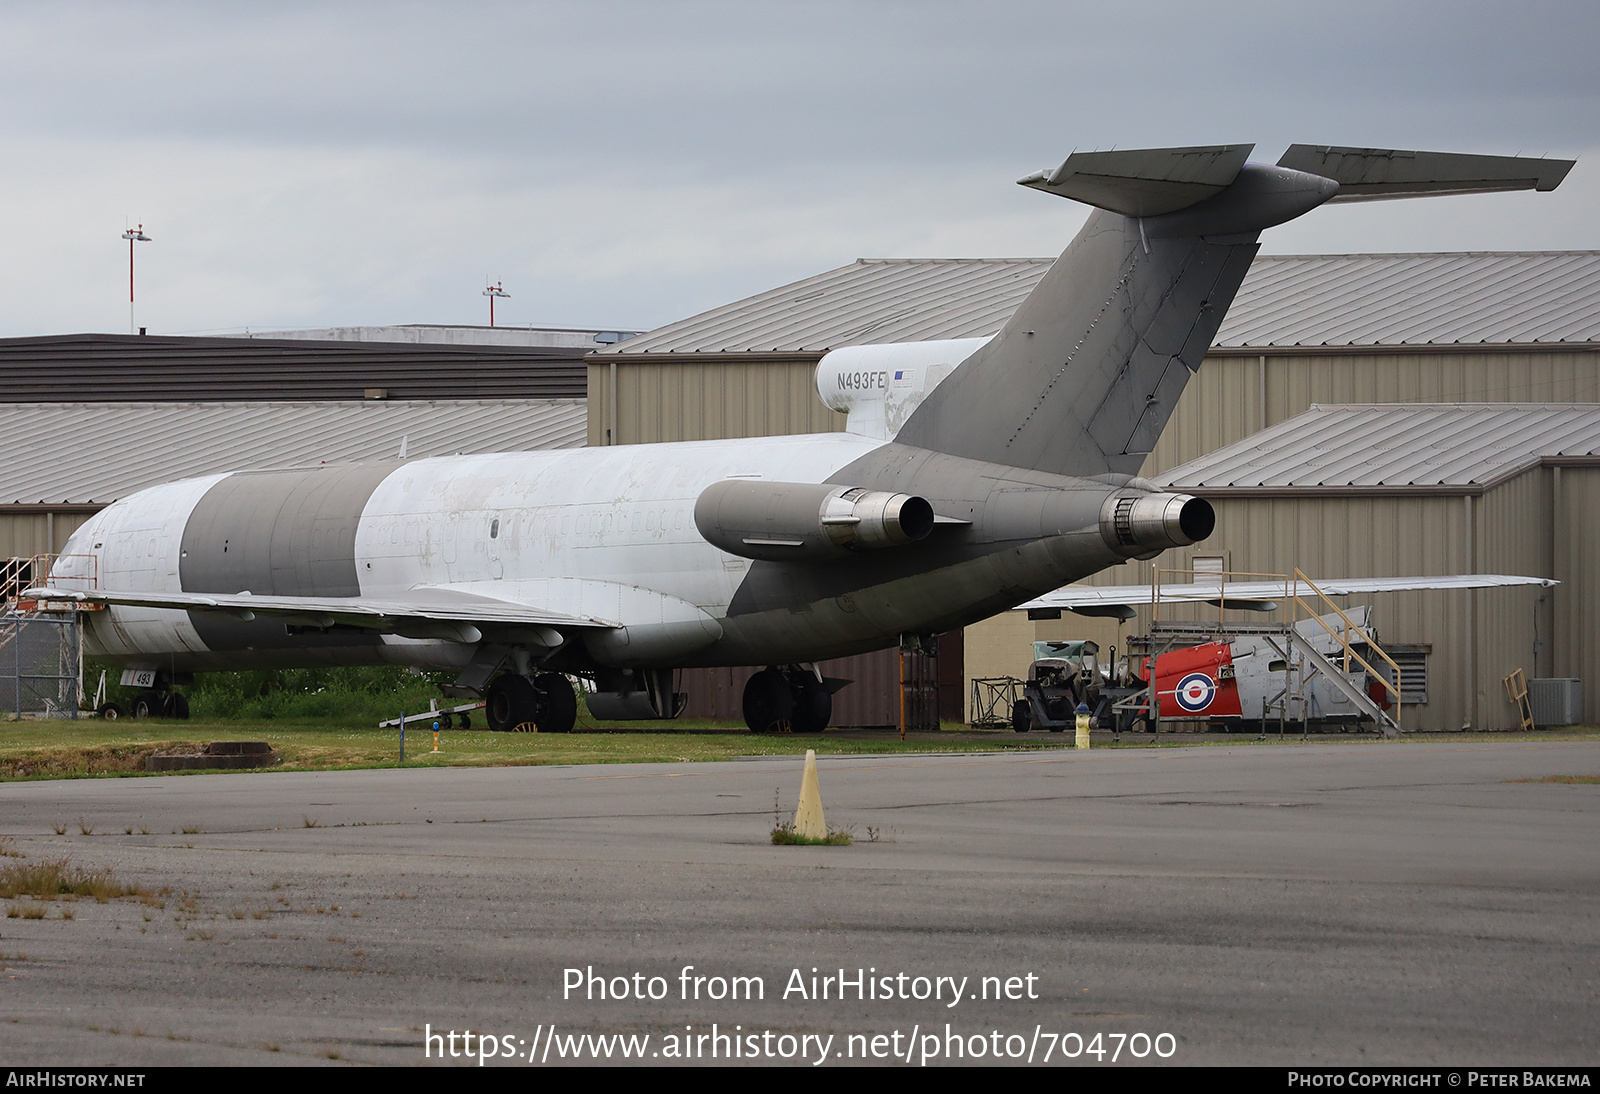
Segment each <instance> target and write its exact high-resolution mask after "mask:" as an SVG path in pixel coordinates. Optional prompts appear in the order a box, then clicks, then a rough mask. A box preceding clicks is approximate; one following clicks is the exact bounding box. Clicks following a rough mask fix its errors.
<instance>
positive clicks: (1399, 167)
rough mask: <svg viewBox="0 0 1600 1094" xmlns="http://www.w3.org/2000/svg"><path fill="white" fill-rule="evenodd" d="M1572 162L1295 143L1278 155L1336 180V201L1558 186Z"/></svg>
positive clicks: (1283, 162)
mask: <svg viewBox="0 0 1600 1094" xmlns="http://www.w3.org/2000/svg"><path fill="white" fill-rule="evenodd" d="M1572 164H1573V161H1572V160H1551V159H1540V158H1536V157H1532V156H1473V155H1463V154H1460V153H1456V152H1405V151H1400V150H1398V149H1394V148H1335V147H1332V146H1327V145H1311V144H1294V145H1290V146H1289V150H1288V151H1287V152H1285V153H1284V154H1283V158H1281V159H1280V160H1278V166H1279V167H1288V168H1290V169H1291V170H1295V171H1305V172H1308V173H1309V174H1313V175H1321V176H1322V177H1323V178H1330V179H1332V180H1333V181H1335V182H1337V183H1338V184H1339V193H1338V194H1337V195H1336V196H1335V197H1334V198H1333V199H1332V200H1333V201H1383V200H1386V199H1390V198H1410V197H1426V196H1428V195H1431V194H1489V193H1496V192H1499V191H1503V190H1554V189H1555V188H1556V187H1557V186H1559V185H1560V184H1561V180H1562V179H1564V178H1566V177H1567V172H1568V171H1570V170H1572Z"/></svg>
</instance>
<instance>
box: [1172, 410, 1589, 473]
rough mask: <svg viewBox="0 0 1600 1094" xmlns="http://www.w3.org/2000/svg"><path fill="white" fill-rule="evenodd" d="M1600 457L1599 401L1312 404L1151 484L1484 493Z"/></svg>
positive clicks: (1180, 467) (1178, 468)
mask: <svg viewBox="0 0 1600 1094" xmlns="http://www.w3.org/2000/svg"><path fill="white" fill-rule="evenodd" d="M1596 455H1600V404H1594V403H1579V404H1566V405H1562V404H1552V403H1545V404H1538V403H1535V404H1517V403H1462V404H1453V405H1429V404H1425V403H1385V404H1377V405H1365V406H1323V405H1317V404H1314V405H1313V406H1312V407H1311V409H1310V410H1308V411H1306V412H1305V413H1304V414H1298V415H1296V416H1295V417H1293V418H1290V419H1288V420H1287V421H1283V422H1279V423H1278V424H1277V425H1275V426H1271V427H1269V428H1267V429H1264V430H1262V431H1261V432H1260V433H1257V434H1255V435H1254V436H1251V437H1248V438H1246V439H1245V440H1242V441H1236V442H1235V443H1233V444H1230V445H1228V446H1226V447H1224V448H1219V449H1218V450H1217V451H1215V452H1212V453H1211V454H1209V455H1206V456H1202V457H1200V458H1199V459H1197V460H1191V461H1189V462H1188V463H1186V464H1181V465H1179V466H1178V467H1174V468H1173V469H1172V470H1171V471H1168V472H1166V473H1165V474H1163V475H1160V476H1158V477H1157V481H1158V482H1160V483H1161V484H1162V485H1164V486H1169V487H1178V488H1183V489H1189V490H1202V489H1205V488H1211V489H1228V488H1247V489H1248V488H1271V487H1282V488H1296V487H1335V488H1337V487H1405V486H1419V487H1420V486H1482V485H1486V484H1488V483H1492V482H1494V481H1496V480H1499V479H1502V478H1505V477H1506V476H1508V475H1512V474H1516V473H1517V472H1519V471H1522V470H1524V469H1526V468H1528V467H1532V466H1534V465H1535V464H1537V463H1538V462H1539V461H1540V460H1541V459H1544V458H1548V457H1558V456H1567V457H1591V456H1596Z"/></svg>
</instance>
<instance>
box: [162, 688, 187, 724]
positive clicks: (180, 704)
mask: <svg viewBox="0 0 1600 1094" xmlns="http://www.w3.org/2000/svg"><path fill="white" fill-rule="evenodd" d="M167 714H168V715H169V716H170V717H173V718H183V719H187V718H188V717H189V697H188V696H187V695H181V694H179V693H178V692H176V691H175V692H173V693H172V696H171V698H170V700H169V702H168V710H167Z"/></svg>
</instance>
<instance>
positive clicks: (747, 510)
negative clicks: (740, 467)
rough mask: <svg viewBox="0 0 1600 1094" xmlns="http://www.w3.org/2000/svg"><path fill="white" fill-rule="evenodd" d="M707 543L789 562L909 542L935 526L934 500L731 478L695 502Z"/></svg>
mask: <svg viewBox="0 0 1600 1094" xmlns="http://www.w3.org/2000/svg"><path fill="white" fill-rule="evenodd" d="M694 523H695V527H696V528H698V529H699V530H700V534H701V535H702V536H704V537H705V538H706V542H708V543H711V544H713V545H714V546H716V547H719V548H721V549H722V550H724V551H726V552H728V553H729V554H730V555H738V556H740V557H741V558H754V559H762V560H765V561H771V562H787V561H796V560H799V559H815V558H841V557H845V556H847V555H849V554H850V553H851V552H852V551H876V550H881V549H883V548H885V547H903V546H905V545H906V544H908V543H914V542H916V541H917V540H920V539H926V538H927V537H928V534H929V533H930V532H932V531H933V525H934V516H933V506H931V505H929V504H928V502H927V501H926V499H924V498H919V497H915V496H913V495H911V494H898V493H890V492H887V491H883V490H867V489H864V488H862V487H852V486H836V485H833V484H831V483H800V482H767V481H764V480H753V481H752V480H746V479H729V480H726V481H723V482H718V483H713V484H712V485H710V486H708V487H706V489H705V490H704V491H702V492H701V494H700V497H699V498H698V499H697V500H696V501H695V503H694Z"/></svg>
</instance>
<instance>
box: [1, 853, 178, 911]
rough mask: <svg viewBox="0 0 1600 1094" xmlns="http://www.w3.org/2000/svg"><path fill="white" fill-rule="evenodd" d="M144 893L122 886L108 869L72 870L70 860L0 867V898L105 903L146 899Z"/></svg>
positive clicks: (81, 868)
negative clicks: (76, 899)
mask: <svg viewBox="0 0 1600 1094" xmlns="http://www.w3.org/2000/svg"><path fill="white" fill-rule="evenodd" d="M148 895H150V894H149V893H148V891H147V890H144V889H141V888H139V887H138V886H137V885H124V884H123V883H122V882H120V881H118V880H117V879H116V878H115V877H113V876H112V873H111V871H110V870H108V869H101V870H86V869H84V868H83V867H81V866H73V865H72V863H71V860H69V859H64V858H63V859H54V860H49V861H44V862H35V863H27V864H24V863H20V862H17V863H12V864H11V865H10V866H5V867H0V898H5V899H13V898H15V897H19V896H31V897H37V898H38V899H40V900H58V899H60V898H62V897H68V898H71V897H80V896H87V897H93V898H94V899H96V900H99V901H102V902H103V901H106V900H111V899H116V898H121V897H145V896H148Z"/></svg>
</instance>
